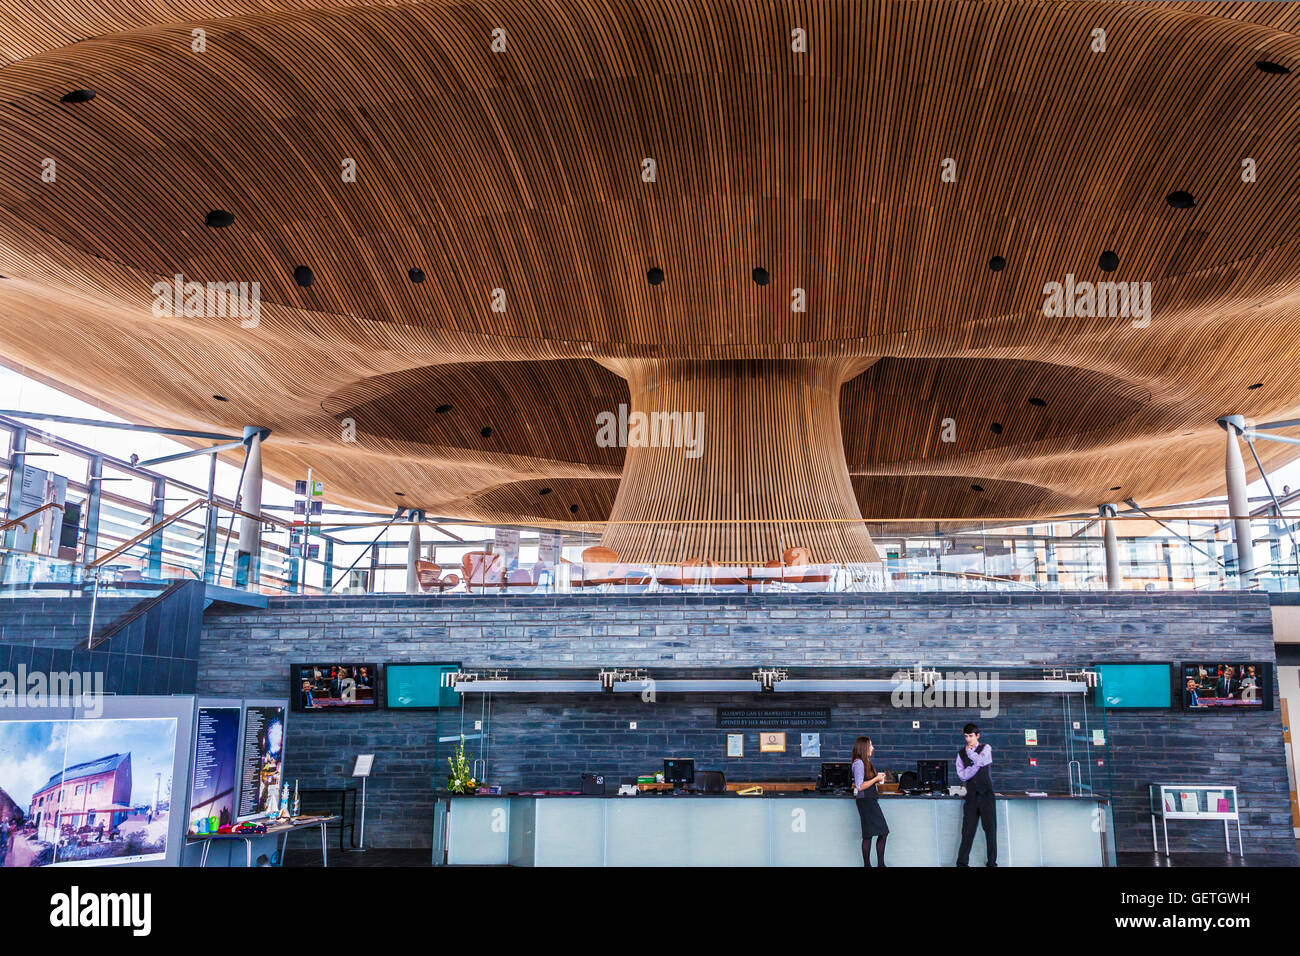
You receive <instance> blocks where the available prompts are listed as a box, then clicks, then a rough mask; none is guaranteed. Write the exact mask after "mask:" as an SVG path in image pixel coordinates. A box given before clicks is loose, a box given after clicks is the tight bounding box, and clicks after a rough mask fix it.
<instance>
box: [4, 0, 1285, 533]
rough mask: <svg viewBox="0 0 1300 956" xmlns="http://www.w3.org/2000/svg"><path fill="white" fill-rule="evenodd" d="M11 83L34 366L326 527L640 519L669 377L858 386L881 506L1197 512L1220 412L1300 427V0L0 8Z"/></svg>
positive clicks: (845, 402) (856, 406) (852, 428)
mask: <svg viewBox="0 0 1300 956" xmlns="http://www.w3.org/2000/svg"><path fill="white" fill-rule="evenodd" d="M1099 28H1100V29H1103V30H1104V31H1105V43H1106V49H1105V52H1094V45H1095V34H1094V31H1095V30H1097V29H1099ZM196 29H197V30H202V31H204V32H203V37H204V49H203V51H202V52H196V50H195V45H196V44H195V33H194V31H195V30H196ZM498 29H500V30H504V34H503V36H504V41H505V47H504V49H503V50H500V51H498V52H494V50H493V41H494V31H496V30H498ZM796 29H802V30H803V31H805V34H804V35H805V41H806V49H805V51H804V52H795V51H793V50H792V49H791V46H792V31H794V30H796ZM501 36H502V35H501V34H497V37H498V38H499V37H501ZM0 60H2V61H3V66H0V158H2V159H3V162H0V272H2V273H3V275H4V276H5V278H4V279H3V280H0V357H2V358H3V360H4V361H5V362H6V363H7V364H10V365H13V366H17V367H21V368H23V369H24V370H25V371H27V372H29V373H30V374H33V375H36V376H39V377H41V378H43V379H45V380H49V381H53V382H58V383H63V384H66V385H70V386H75V387H76V388H77V389H78V390H79V391H80V392H81V393H82V394H84V395H88V396H90V397H92V398H94V399H96V400H98V401H100V402H101V403H103V405H104V407H106V408H110V409H113V410H115V411H118V412H120V413H122V414H124V415H127V416H128V417H130V418H132V419H135V420H140V421H147V422H151V423H157V424H168V425H184V426H209V427H215V428H221V429H229V430H237V429H239V428H241V427H242V426H244V425H246V424H253V425H260V426H265V427H269V428H270V429H272V436H271V438H270V439H269V440H268V441H267V442H266V444H265V447H264V451H263V454H264V459H265V464H266V468H267V471H268V473H269V474H272V475H275V476H277V477H279V478H282V479H285V480H292V479H294V478H297V477H301V476H303V475H304V474H305V471H306V469H307V467H308V466H310V467H312V468H313V469H314V473H315V474H317V475H323V476H324V477H325V480H326V482H327V489H328V496H329V498H330V500H331V501H333V502H340V503H346V504H350V505H359V506H376V507H383V508H386V509H391V508H393V507H396V506H403V507H419V508H424V509H426V510H427V511H428V512H430V513H433V514H440V515H451V516H458V517H465V518H474V519H482V520H487V521H492V520H496V521H501V522H506V521H510V522H528V521H541V520H550V521H568V520H600V519H602V518H605V517H607V516H608V515H609V514H610V511H611V509H612V508H613V507H614V503H615V499H616V497H617V494H618V485H619V477H620V475H621V473H622V469H623V465H624V458H625V456H624V452H623V450H622V449H620V448H603V447H599V446H598V445H597V443H596V431H597V430H596V425H595V423H594V417H595V415H597V414H599V413H600V412H601V411H603V410H612V409H616V407H617V405H618V404H619V403H625V402H627V401H629V392H628V386H627V383H626V381H625V380H624V378H623V377H622V375H621V374H620V373H619V371H618V370H619V369H625V368H627V367H629V366H628V364H627V363H630V362H641V361H645V360H682V361H687V360H693V361H706V360H707V361H715V360H741V359H765V360H777V359H780V360H795V359H798V360H810V361H813V362H819V361H827V360H833V361H834V362H836V363H839V364H838V365H837V367H842V368H853V369H856V368H865V371H863V372H862V373H861V374H859V375H857V376H856V377H853V378H850V379H849V380H848V381H847V382H846V383H845V384H844V386H843V388H842V389H841V391H840V394H839V396H838V401H839V419H840V422H841V424H842V428H843V440H842V441H843V446H844V451H845V456H846V461H847V467H848V473H849V475H850V477H851V482H852V494H853V495H854V496H856V498H857V503H858V505H859V506H860V508H861V512H862V514H863V515H864V516H866V517H868V518H889V517H914V516H928V517H951V518H958V517H975V516H984V515H1029V514H1049V513H1056V512H1060V511H1062V510H1074V509H1086V508H1093V507H1095V506H1096V505H1097V504H1098V503H1100V502H1103V501H1112V500H1116V499H1120V498H1126V497H1130V496H1131V497H1135V498H1137V499H1138V500H1139V501H1141V502H1142V503H1143V504H1147V503H1159V502H1168V501H1175V500H1180V499H1186V498H1190V497H1193V496H1196V495H1200V494H1205V493H1211V492H1214V491H1216V490H1219V489H1221V488H1222V486H1223V465H1222V462H1223V441H1224V437H1223V432H1222V431H1221V430H1220V429H1219V428H1217V427H1216V425H1215V423H1214V420H1215V418H1216V417H1217V416H1219V415H1223V414H1228V413H1241V414H1244V415H1246V416H1248V417H1251V418H1255V419H1259V420H1268V419H1275V418H1283V417H1288V418H1289V417H1297V416H1300V384H1297V379H1296V376H1295V374H1294V349H1293V343H1294V341H1295V338H1296V332H1297V329H1298V327H1300V4H1292V3H1268V4H1250V3H1242V4H1227V3H1209V4H1196V3H1142V2H1138V3H1124V4H1117V3H1109V2H1097V3H1089V2H1033V3H1028V2H1026V3H1018V2H1006V3H959V2H925V0H916V2H867V0H836V2H831V0H825V2H818V0H807V2H788V3H787V2H780V0H777V2H754V0H748V2H747V0H496V2H493V0H484V2H469V3H457V2H448V0H435V2H422V3H408V2H384V3H382V4H381V3H369V2H354V3H348V2H333V3H330V2H321V0H296V2H244V3H234V2H230V3H227V2H221V0H175V2H168V0H156V2H153V3H150V4H138V3H133V2H128V0H108V2H104V0H39V2H38V0H0ZM1260 61H1266V62H1268V63H1275V64H1278V65H1280V66H1281V67H1284V68H1287V69H1289V70H1291V72H1290V73H1280V72H1276V71H1274V72H1268V71H1265V70H1264V69H1261V68H1260V67H1259V66H1257V63H1259V62H1260ZM75 90H93V92H94V96H93V98H90V99H84V101H83V102H63V101H62V99H61V98H62V97H64V96H65V94H67V93H69V92H71V91H75ZM647 159H651V160H653V161H654V165H655V172H656V176H655V181H653V182H646V181H645V180H644V179H643V170H644V169H645V160H647ZM946 159H951V160H953V161H954V162H955V172H956V179H955V182H946V181H944V178H943V177H942V175H941V174H942V172H943V169H944V161H945V160H946ZM1246 159H1251V160H1253V161H1254V167H1255V170H1256V177H1255V180H1254V181H1253V182H1245V181H1243V177H1242V168H1243V167H1242V164H1243V160H1246ZM47 160H53V169H54V170H55V176H54V178H53V181H48V176H47V177H46V178H43V177H42V172H43V171H45V170H48V168H49V164H48V163H47V162H46V161H47ZM345 160H353V161H355V169H356V176H355V181H345V177H344V175H343V169H344V165H345ZM1176 191H1185V192H1187V193H1189V194H1191V196H1192V197H1194V202H1195V205H1194V207H1192V208H1174V207H1173V206H1171V205H1170V204H1169V203H1168V202H1167V201H1166V197H1167V196H1168V195H1169V194H1171V193H1174V192H1176ZM214 210H224V211H227V212H229V213H231V214H232V215H233V221H232V222H231V223H230V224H229V225H227V226H224V227H221V228H218V227H214V226H208V225H205V216H206V215H207V214H208V213H209V212H210V211H214ZM1104 251H1113V252H1114V253H1116V254H1117V256H1118V266H1117V267H1116V268H1115V269H1114V271H1111V272H1103V271H1102V269H1101V268H1100V265H1099V257H1100V256H1101V254H1102V253H1103V252H1104ZM994 257H1001V258H1002V259H1003V260H1004V261H1005V268H1003V269H1001V270H1000V271H994V270H993V269H991V268H990V261H991V260H992V259H993V258H994ZM299 266H307V267H309V268H310V270H311V273H312V276H313V279H314V281H313V282H312V284H311V285H309V286H305V287H304V286H302V285H299V284H298V283H297V282H295V279H294V273H295V269H296V268H297V267H299ZM652 268H657V269H661V270H662V273H663V281H662V282H661V283H660V284H657V285H653V284H651V283H650V282H648V281H647V273H648V271H649V270H650V269H652ZM756 268H762V269H764V270H766V271H767V273H768V275H769V277H770V278H769V281H768V283H767V284H766V285H760V284H758V283H757V282H756V281H755V279H754V270H755V269H756ZM416 269H418V270H420V273H421V274H422V281H419V282H416V281H413V279H412V272H411V270H416ZM176 274H181V275H183V276H184V278H185V279H186V280H192V281H197V282H232V281H233V282H239V281H245V282H258V283H259V284H260V293H261V311H260V316H259V319H258V323H257V325H256V327H243V326H241V324H240V322H239V320H238V319H237V318H235V319H231V318H215V317H214V318H202V317H196V318H174V317H160V316H158V315H156V314H155V310H154V309H153V305H154V303H155V298H156V297H155V294H154V292H153V287H154V284H155V283H156V282H158V281H159V280H160V279H170V277H172V276H174V275H176ZM1067 275H1072V276H1074V277H1075V278H1076V280H1078V281H1089V282H1097V281H1102V280H1110V281H1123V282H1149V283H1151V301H1152V309H1151V315H1150V324H1149V325H1148V326H1145V327H1135V326H1134V322H1133V321H1131V320H1130V318H1129V317H1105V318H1093V317H1075V318H1049V317H1046V316H1045V315H1044V313H1043V302H1044V285H1045V284H1046V283H1049V282H1064V281H1066V276H1067ZM796 289H799V290H803V298H804V301H805V302H806V311H794V310H792V308H791V304H792V296H793V295H794V294H795V292H794V290H796ZM498 290H499V291H498ZM494 305H495V306H496V307H497V308H496V309H494ZM1257 383H1262V385H1261V387H1259V388H1255V389H1250V388H1249V386H1252V385H1255V384H1257ZM214 395H221V396H224V397H225V398H226V399H228V400H227V401H224V402H223V401H217V400H214V398H213V396H214ZM1030 399H1035V402H1034V403H1032V404H1031V403H1030ZM708 400H709V401H718V402H725V401H726V396H725V395H711V396H709V398H708ZM443 405H450V406H451V408H450V410H446V411H443V412H441V413H439V412H437V411H436V409H437V408H438V407H439V406H443ZM945 419H952V420H953V422H954V423H955V441H952V442H945V441H943V440H942V435H941V430H942V428H943V423H944V421H945ZM345 420H347V421H351V422H352V424H353V426H354V427H355V438H356V440H355V441H354V442H351V441H344V440H343V438H344V437H345V424H344V423H345ZM995 425H996V426H998V427H997V428H995V427H994V426H995ZM484 428H490V429H491V434H490V436H489V437H484V433H483V429H484ZM126 450H127V451H129V450H130V449H126ZM1261 454H1262V455H1263V457H1264V459H1265V463H1266V466H1268V467H1274V466H1277V465H1280V464H1282V463H1284V462H1285V461H1287V460H1289V459H1290V458H1292V457H1293V453H1292V450H1291V448H1289V447H1286V446H1279V445H1276V444H1268V445H1261ZM1247 457H1248V460H1249V456H1247ZM1252 470H1253V469H1252ZM972 485H977V486H979V487H980V488H982V489H983V490H982V491H980V492H976V491H973V490H972ZM542 488H550V489H551V492H550V493H549V494H547V495H541V494H540V493H539V492H540V490H541V489H542ZM1115 488H1118V489H1120V490H1119V491H1113V490H1112V489H1115ZM399 491H400V492H404V495H402V496H398V495H396V492H399ZM575 506H576V510H575Z"/></svg>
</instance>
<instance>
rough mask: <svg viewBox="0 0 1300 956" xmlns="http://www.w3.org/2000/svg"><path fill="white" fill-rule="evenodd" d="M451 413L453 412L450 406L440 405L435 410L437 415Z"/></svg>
mask: <svg viewBox="0 0 1300 956" xmlns="http://www.w3.org/2000/svg"><path fill="white" fill-rule="evenodd" d="M449 411H451V406H450V405H439V406H438V407H437V408H435V409H434V410H433V413H434V414H435V415H446V414H447V413H448V412H449Z"/></svg>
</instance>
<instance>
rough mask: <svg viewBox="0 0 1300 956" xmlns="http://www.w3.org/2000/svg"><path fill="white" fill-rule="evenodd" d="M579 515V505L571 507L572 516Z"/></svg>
mask: <svg viewBox="0 0 1300 956" xmlns="http://www.w3.org/2000/svg"><path fill="white" fill-rule="evenodd" d="M577 513H578V506H577V505H569V514H571V515H576V514H577Z"/></svg>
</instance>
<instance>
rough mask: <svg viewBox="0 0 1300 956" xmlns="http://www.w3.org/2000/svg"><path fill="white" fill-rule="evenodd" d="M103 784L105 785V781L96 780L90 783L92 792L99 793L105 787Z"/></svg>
mask: <svg viewBox="0 0 1300 956" xmlns="http://www.w3.org/2000/svg"><path fill="white" fill-rule="evenodd" d="M103 786H104V781H102V780H96V781H95V782H94V783H92V784H91V785H90V792H91V793H98V792H99V791H100V790H101V789H102V788H103Z"/></svg>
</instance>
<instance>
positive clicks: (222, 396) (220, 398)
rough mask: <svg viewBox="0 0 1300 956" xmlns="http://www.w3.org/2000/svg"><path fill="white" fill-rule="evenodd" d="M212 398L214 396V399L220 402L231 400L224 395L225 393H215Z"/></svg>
mask: <svg viewBox="0 0 1300 956" xmlns="http://www.w3.org/2000/svg"><path fill="white" fill-rule="evenodd" d="M212 398H213V400H214V401H218V402H228V401H230V399H228V398H226V396H224V395H213V396H212Z"/></svg>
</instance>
